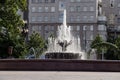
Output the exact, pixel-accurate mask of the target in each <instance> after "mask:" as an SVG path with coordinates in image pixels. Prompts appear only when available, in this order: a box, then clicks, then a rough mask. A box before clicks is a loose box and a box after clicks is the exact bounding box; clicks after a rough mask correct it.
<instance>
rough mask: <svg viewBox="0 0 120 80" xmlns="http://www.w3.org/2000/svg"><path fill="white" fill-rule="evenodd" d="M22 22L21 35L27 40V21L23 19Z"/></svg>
mask: <svg viewBox="0 0 120 80" xmlns="http://www.w3.org/2000/svg"><path fill="white" fill-rule="evenodd" d="M23 23H24V24H25V26H24V28H22V35H23V36H24V38H25V41H26V40H27V35H28V27H27V21H24V20H23Z"/></svg>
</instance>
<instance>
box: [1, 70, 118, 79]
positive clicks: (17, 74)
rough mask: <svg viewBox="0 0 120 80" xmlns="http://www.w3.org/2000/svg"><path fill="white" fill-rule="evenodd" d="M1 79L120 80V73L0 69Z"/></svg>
mask: <svg viewBox="0 0 120 80" xmlns="http://www.w3.org/2000/svg"><path fill="white" fill-rule="evenodd" d="M0 80H120V73H119V72H71V71H68V72H63V71H0Z"/></svg>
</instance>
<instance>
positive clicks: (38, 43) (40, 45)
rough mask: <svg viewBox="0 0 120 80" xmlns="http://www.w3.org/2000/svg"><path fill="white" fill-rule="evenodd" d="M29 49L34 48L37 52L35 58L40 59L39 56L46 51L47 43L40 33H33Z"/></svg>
mask: <svg viewBox="0 0 120 80" xmlns="http://www.w3.org/2000/svg"><path fill="white" fill-rule="evenodd" d="M28 47H29V49H30V48H34V49H35V52H36V55H35V56H36V57H39V55H41V54H42V53H43V51H44V47H45V41H44V40H43V38H42V37H41V36H40V34H39V33H35V32H33V34H32V35H31V36H30V40H29V42H28Z"/></svg>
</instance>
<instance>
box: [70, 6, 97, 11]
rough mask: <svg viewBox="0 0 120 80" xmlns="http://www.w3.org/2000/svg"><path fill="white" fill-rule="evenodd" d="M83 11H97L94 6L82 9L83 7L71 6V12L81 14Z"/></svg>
mask: <svg viewBox="0 0 120 80" xmlns="http://www.w3.org/2000/svg"><path fill="white" fill-rule="evenodd" d="M81 11H95V8H94V7H93V6H91V7H81V6H70V12H81Z"/></svg>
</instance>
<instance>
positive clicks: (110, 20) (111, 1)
mask: <svg viewBox="0 0 120 80" xmlns="http://www.w3.org/2000/svg"><path fill="white" fill-rule="evenodd" d="M102 7H103V14H104V15H105V16H106V17H107V33H108V37H111V39H115V38H116V37H117V36H119V35H120V0H103V1H102Z"/></svg>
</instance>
